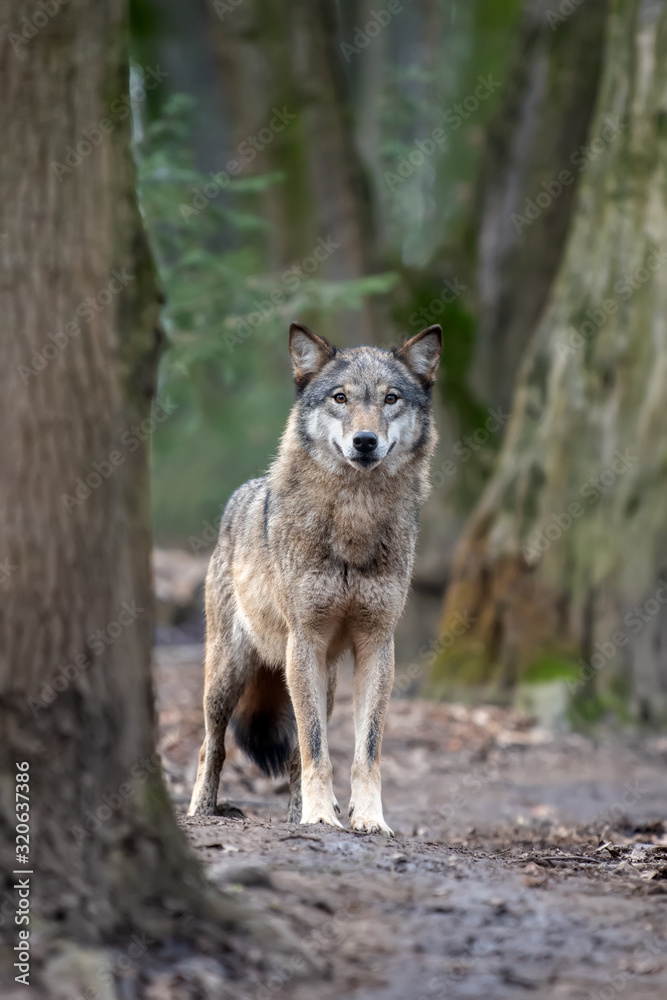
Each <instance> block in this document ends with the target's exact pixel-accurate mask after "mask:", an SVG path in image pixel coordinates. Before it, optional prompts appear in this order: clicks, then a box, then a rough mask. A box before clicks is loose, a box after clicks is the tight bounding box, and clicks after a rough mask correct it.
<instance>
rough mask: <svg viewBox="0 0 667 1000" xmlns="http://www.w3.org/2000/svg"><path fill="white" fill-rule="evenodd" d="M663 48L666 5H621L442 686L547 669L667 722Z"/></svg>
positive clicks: (460, 554) (487, 497)
mask: <svg viewBox="0 0 667 1000" xmlns="http://www.w3.org/2000/svg"><path fill="white" fill-rule="evenodd" d="M666 46H667V5H665V3H655V4H652V5H651V6H647V5H645V4H641V3H639V2H633V3H621V2H618V0H616V2H612V3H611V4H610V9H609V13H608V17H607V21H606V28H605V53H604V69H603V75H602V81H601V85H600V90H599V96H598V101H597V108H596V113H595V116H594V119H593V122H592V124H591V128H590V131H589V136H588V140H587V143H586V148H585V149H584V150H583V152H580V154H579V156H580V161H579V162H581V163H582V167H581V169H582V176H581V180H580V189H579V193H578V198H577V205H576V210H575V214H574V218H573V221H572V225H571V229H570V233H569V237H568V241H567V247H566V251H565V256H564V260H563V263H562V266H561V268H560V271H559V273H558V276H557V278H556V281H555V283H554V287H553V289H552V293H551V297H550V302H549V306H548V309H547V311H546V314H545V316H544V318H543V320H542V322H541V323H540V325H539V328H538V329H537V331H536V333H535V336H534V339H533V341H532V343H531V345H530V348H529V350H528V354H527V356H526V358H525V361H524V364H523V370H522V374H521V378H520V380H519V383H518V386H517V389H516V393H515V396H514V403H513V413H512V419H511V423H510V425H509V427H508V431H507V436H506V440H505V445H504V447H503V450H502V452H501V454H500V457H499V461H498V465H497V469H496V471H495V474H494V476H493V478H492V480H491V482H490V483H489V485H488V487H487V488H486V490H485V492H484V494H483V496H482V498H481V500H480V502H479V504H478V505H477V507H476V509H475V511H474V513H473V514H472V516H471V518H470V521H469V523H468V525H467V528H466V530H465V533H464V536H463V538H462V540H461V543H460V546H459V548H458V551H457V555H456V559H455V564H454V570H453V579H452V584H451V587H450V589H449V591H448V594H447V600H446V606H445V612H444V621H443V625H444V627H447V624H448V622H451V620H452V616H453V615H454V614H456V612H457V611H460V610H461V609H463V608H465V609H467V610H469V612H470V613H471V614H473V615H474V616H475V618H476V622H475V624H474V626H473V627H472V628H471V629H470V631H469V632H468V634H467V635H466V636H465V637H464V638H463V639H462V640H461V641H460V642H459V643H458V644H457V645H456V646H455V647H453V649H452V651H450V652H449V653H448V654H445V655H443V656H442V657H441V660H440V663H439V665H438V668H437V671H436V675H437V677H438V679H440V680H441V681H449V682H451V681H452V680H453V679H456V677H457V676H460V671H464V672H465V673H466V674H467V676H468V678H470V677H471V676H473V677H476V678H477V679H478V680H487V681H491V682H493V683H499V684H501V685H504V686H511V685H512V684H513V683H514V682H515V681H516V680H517V679H518V678H521V677H522V676H526V675H527V674H528V675H529V674H530V673H531V671H535V670H537V671H538V672H539V670H540V668H544V667H548V668H549V670H551V672H552V673H560V674H565V675H570V676H571V679H572V685H571V687H572V690H573V691H575V692H577V693H578V694H579V695H581V696H583V697H584V700H586V698H588V699H589V701H590V699H592V698H593V696H594V695H595V698H594V705H592V706H589V707H597V708H598V709H599V708H600V707H604V706H605V705H614V706H615V707H619V706H620V707H621V708H623V707H629V708H631V709H632V710H633V711H634V713H635V714H636V715H638V716H639V717H640V718H643V719H659V718H663V717H664V715H665V710H666V708H667V703H666V694H665V692H666V689H667V685H666V676H665V667H664V652H663V651H664V642H665V639H664V636H665V623H666V621H667V619H666V618H665V615H664V612H663V607H662V604H661V603H660V594H661V593H662V592H661V591H660V587H661V582H660V581H661V579H662V578H663V576H664V569H665V559H666V556H667V553H666V551H665V544H666V533H665V529H666V521H665V514H664V503H663V496H664V485H665V483H664V475H665V472H664V469H665V466H664V457H663V448H662V445H661V442H662V441H663V440H664V434H665V430H666V427H665V410H664V405H663V398H664V390H665V386H664V380H665V370H666V369H665V349H666V345H665V336H664V334H665V328H664V320H663V317H664V314H665V305H666V301H665V296H666V294H667V292H666V289H667V284H666V283H665V281H664V280H663V271H662V268H663V267H664V263H665V256H664V252H663V249H662V242H661V241H662V240H663V236H664V232H665V213H666V209H667V202H666V197H665V190H666V189H665V167H666V162H667V161H666V152H665V143H664V135H663V133H664V129H663V121H664V117H665V103H664V101H665V98H664V95H665V73H666V72H667V69H666V66H667V60H666V59H665V48H666ZM457 671H459V672H458V673H457Z"/></svg>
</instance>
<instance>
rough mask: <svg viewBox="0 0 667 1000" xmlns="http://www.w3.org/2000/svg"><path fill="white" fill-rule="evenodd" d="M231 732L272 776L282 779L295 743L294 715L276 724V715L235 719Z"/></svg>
mask: <svg viewBox="0 0 667 1000" xmlns="http://www.w3.org/2000/svg"><path fill="white" fill-rule="evenodd" d="M231 727H232V731H233V733H234V738H235V740H236V743H237V745H238V747H239V749H240V750H242V751H243V753H244V754H245V755H246V757H249V758H250V760H252V761H254V763H255V764H256V765H257V767H258V768H259V769H260V771H262V773H263V774H265V775H266V776H267V777H269V778H279V777H280V776H281V775H282V774H285V773H286V772H287V770H288V768H289V762H290V759H291V757H292V753H293V751H294V748H295V746H296V723H295V720H294V717H292V718H291V719H290V718H283V719H281V720H280V723H279V724H278V725H276V717H275V715H269V714H264V713H262V712H258V713H255V714H253V715H251V716H248V715H245V714H244V715H240V716H238V718H234V719H232V724H231Z"/></svg>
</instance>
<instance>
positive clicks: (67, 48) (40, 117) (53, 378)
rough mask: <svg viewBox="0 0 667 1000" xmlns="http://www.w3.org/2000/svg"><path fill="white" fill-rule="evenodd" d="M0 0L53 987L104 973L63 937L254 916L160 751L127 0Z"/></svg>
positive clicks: (23, 592) (150, 280) (82, 940)
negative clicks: (206, 870) (217, 884)
mask: <svg viewBox="0 0 667 1000" xmlns="http://www.w3.org/2000/svg"><path fill="white" fill-rule="evenodd" d="M33 8H34V9H33ZM41 9H42V8H40V7H38V6H36V5H33V7H30V8H28V7H26V8H25V10H26V11H27V12H28V16H29V17H31V16H32V14H33V13H34V12H35V11H38V10H41ZM0 12H1V21H2V26H3V32H2V37H3V39H4V41H3V42H2V55H1V58H0V81H1V85H2V92H3V94H4V100H3V102H2V104H1V106H0V119H1V121H0V128H1V130H2V135H3V137H4V139H3V142H4V148H5V150H6V151H7V153H8V154H10V155H7V156H6V157H5V160H4V161H3V165H4V169H3V173H2V178H1V179H0V198H1V203H2V206H3V220H2V225H1V226H0V229H1V231H2V243H1V244H0V252H1V253H2V256H3V264H4V266H3V268H2V272H1V277H0V303H1V312H0V315H1V316H2V324H3V328H4V329H3V345H4V353H3V362H4V363H3V366H2V375H1V376H0V377H1V379H2V392H1V393H0V408H1V414H2V417H1V420H2V424H1V426H2V430H3V432H2V435H1V436H0V440H1V441H2V445H1V448H2V455H1V461H2V477H0V552H1V553H2V555H1V557H0V560H1V561H2V565H3V572H2V601H1V602H0V635H1V637H2V638H1V644H0V734H1V737H0V759H1V773H2V775H3V777H2V788H3V795H2V796H1V797H0V828H1V829H2V836H1V837H0V860H1V862H2V873H3V897H2V899H3V905H2V911H1V912H2V919H1V920H0V923H1V924H2V933H3V935H4V936H5V938H6V939H7V940H8V943H10V944H11V947H12V948H13V947H14V945H15V944H16V931H17V928H16V926H15V925H14V917H13V912H11V900H12V899H13V898H14V895H15V894H14V890H13V888H12V887H13V885H14V883H15V881H16V877H15V876H14V875H13V874H12V872H13V870H14V869H16V868H17V862H16V860H15V854H14V840H15V825H16V817H15V812H14V792H13V790H14V778H13V775H14V774H15V773H16V763H17V762H27V763H28V764H29V774H30V779H29V784H30V824H31V841H30V869H31V870H32V871H33V872H34V874H33V876H32V881H31V890H32V894H31V904H32V918H31V923H30V928H31V930H32V932H33V936H32V945H33V978H32V979H31V983H32V984H33V985H35V986H37V985H41V986H42V988H43V989H44V990H45V992H46V993H50V992H51V991H53V994H54V995H55V993H56V992H57V989H56V985H55V980H56V978H57V979H58V982H59V984H60V986H59V987H58V988H61V987H62V981H63V980H62V978H59V977H61V973H62V974H63V975H64V974H65V972H67V976H69V978H66V980H65V981H66V982H67V983H68V984H70V985H71V986H72V989H74V987H76V989H77V991H78V992H80V991H82V990H83V988H84V987H87V986H90V985H95V986H97V987H99V982H97V981H94V982H93V983H92V984H91V983H89V982H88V979H86V978H85V976H86V975H89V977H91V978H93V979H94V977H93V973H92V972H91V971H89V973H86V974H84V972H82V971H81V969H82V968H83V966H84V965H86V963H85V962H84V963H83V965H82V963H81V962H77V961H75V960H74V959H72V960H71V961H65V964H64V966H63V964H62V963H63V961H64V959H63V955H64V954H65V951H64V949H65V942H69V943H70V945H71V944H72V943H73V942H75V943H77V946H79V947H82V948H84V949H88V950H89V951H90V954H93V951H91V949H96V948H99V947H100V946H101V945H102V944H109V943H111V942H117V941H121V940H123V938H124V937H125V936H127V935H129V934H131V933H132V932H133V931H139V930H141V931H142V932H146V933H147V934H148V935H149V936H150V937H151V938H152V939H153V940H154V941H156V940H157V941H162V940H164V938H165V937H168V936H172V935H173V936H175V937H178V936H179V935H181V936H187V935H186V931H185V925H183V924H182V918H185V916H186V915H187V914H189V915H190V919H191V920H194V923H193V924H192V927H193V928H194V927H199V930H200V931H201V928H202V920H210V919H211V918H213V917H215V919H216V920H218V921H219V922H220V931H217V930H215V929H212V928H211V927H208V930H207V931H206V932H203V931H202V945H201V946H202V947H203V948H206V947H208V946H210V945H207V941H208V942H210V941H214V942H215V941H216V939H217V944H216V945H215V946H216V947H220V948H221V954H224V942H222V941H221V940H220V934H225V933H226V931H224V927H225V925H227V926H230V925H231V923H232V922H233V919H235V917H234V913H235V912H236V911H235V910H234V909H233V908H232V907H231V905H229V904H228V903H227V902H226V901H224V900H223V899H222V897H218V896H215V897H214V896H210V895H207V893H208V890H206V889H205V888H204V885H203V881H202V879H201V877H200V874H199V869H198V866H197V865H196V864H195V862H194V859H193V858H192V857H191V855H190V854H189V852H188V851H187V849H186V845H185V841H184V838H183V837H182V835H181V833H180V831H179V830H178V828H177V826H176V823H175V820H174V817H173V814H172V811H171V808H170V804H169V801H168V798H167V794H166V790H165V787H164V784H163V780H162V776H161V771H160V767H159V759H158V758H157V756H156V754H155V713H154V704H153V691H152V683H151V670H150V662H151V645H152V607H151V603H152V602H151V596H150V595H151V580H150V565H149V557H150V546H151V533H150V504H149V496H150V491H149V465H148V448H149V436H150V417H151V399H152V396H153V393H154V390H155V379H156V363H157V357H158V351H159V346H160V339H161V338H160V332H159V320H158V309H159V305H158V300H159V295H158V291H157V286H156V281H155V274H154V270H153V264H152V260H151V256H150V253H149V250H148V245H147V241H146V238H145V235H144V232H143V229H142V224H141V219H140V215H139V211H138V207H137V202H136V197H135V189H134V166H133V163H132V159H131V154H130V118H129V116H128V115H127V113H125V114H124V113H123V105H122V103H119V102H120V101H121V100H122V99H123V98H127V95H128V63H127V57H126V4H125V3H124V0H107V2H105V3H96V2H94V0H72V2H71V3H70V4H68V5H66V6H63V7H61V8H59V9H58V11H57V12H56V13H55V14H53V15H52V16H50V19H49V20H48V23H45V24H44V25H43V26H40V27H39V28H38V30H37V31H36V32H35V33H34V35H33V36H32V37H30V38H29V39H28V40H27V41H20V42H19V41H16V39H17V38H19V39H20V38H22V36H21V20H20V18H19V17H18V12H17V10H16V8H15V6H14V5H12V4H10V3H9V2H4V0H3V2H2V4H1V5H0ZM40 20H41V19H40ZM12 37H14V41H12V40H11V39H12ZM8 903H9V907H8ZM8 910H9V912H8ZM207 926H208V925H207ZM179 928H180V929H179ZM192 933H194V931H193V932H192ZM68 946H69V945H68ZM68 954H69V952H68ZM10 962H11V960H10ZM54 963H55V964H54ZM86 967H88V966H86ZM56 968H58V969H59V970H60V972H59V973H58V976H56V971H55V970H56ZM63 968H64V969H65V972H63ZM91 968H92V966H91ZM77 969H79V972H77V971H76V970H77ZM67 970H69V971H67ZM6 971H7V970H6V969H5V968H4V967H3V969H2V975H4V974H5V972H6ZM10 975H11V976H13V975H14V973H13V972H12V973H10ZM77 976H78V977H79V978H77ZM82 977H83V978H82ZM38 980H39V983H38ZM60 995H63V994H61V993H58V996H60Z"/></svg>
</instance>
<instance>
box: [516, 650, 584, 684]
mask: <svg viewBox="0 0 667 1000" xmlns="http://www.w3.org/2000/svg"><path fill="white" fill-rule="evenodd" d="M580 669H581V668H580V665H579V664H578V663H577V662H576V661H575V660H573V659H570V658H569V657H567V656H563V655H559V654H558V653H544V654H542V655H541V656H539V657H537V659H535V660H533V662H532V663H530V664H529V665H528V666H527V667H526V669H525V671H524V672H523V675H522V677H521V680H522V681H523V683H524V684H550V683H551V682H552V681H568V680H574V679H575V678H576V677H578V676H579V671H580Z"/></svg>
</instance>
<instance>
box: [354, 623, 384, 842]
mask: <svg viewBox="0 0 667 1000" xmlns="http://www.w3.org/2000/svg"><path fill="white" fill-rule="evenodd" d="M393 683H394V640H393V638H392V639H390V640H388V641H385V642H383V643H380V644H378V645H375V644H372V643H369V642H368V641H367V642H366V643H364V644H363V645H362V644H360V645H359V647H358V648H357V650H356V657H355V664H354V761H353V763H352V776H351V777H352V795H351V797H350V811H349V816H350V826H351V827H352V829H353V830H357V831H358V832H359V833H386V834H388V835H389V836H393V833H392V831H391V830H390V829H389V827H388V826H387V824H386V823H385V821H384V817H383V815H382V798H381V788H380V751H381V749H382V736H383V733H384V720H385V717H386V715H387V705H388V703H389V696H390V694H391V689H392V686H393Z"/></svg>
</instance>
